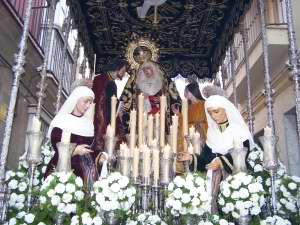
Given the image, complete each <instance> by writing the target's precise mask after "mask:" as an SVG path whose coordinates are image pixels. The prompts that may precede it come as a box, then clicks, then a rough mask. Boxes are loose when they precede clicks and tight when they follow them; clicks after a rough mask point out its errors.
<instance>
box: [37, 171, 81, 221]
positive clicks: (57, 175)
mask: <svg viewBox="0 0 300 225" xmlns="http://www.w3.org/2000/svg"><path fill="white" fill-rule="evenodd" d="M82 188H83V181H82V179H81V178H80V177H76V176H75V175H74V174H73V173H71V172H69V173H65V172H54V173H52V174H50V175H49V176H48V177H47V178H46V180H45V181H44V183H43V185H42V187H41V192H40V197H39V208H42V209H43V208H44V209H47V210H48V211H52V213H53V214H56V212H58V213H64V214H66V215H70V214H71V213H76V212H77V205H79V204H81V203H82V201H83V200H84V192H83V191H82Z"/></svg>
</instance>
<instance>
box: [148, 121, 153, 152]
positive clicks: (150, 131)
mask: <svg viewBox="0 0 300 225" xmlns="http://www.w3.org/2000/svg"><path fill="white" fill-rule="evenodd" d="M147 136H148V145H149V146H151V143H152V140H153V115H149V116H148V135H147Z"/></svg>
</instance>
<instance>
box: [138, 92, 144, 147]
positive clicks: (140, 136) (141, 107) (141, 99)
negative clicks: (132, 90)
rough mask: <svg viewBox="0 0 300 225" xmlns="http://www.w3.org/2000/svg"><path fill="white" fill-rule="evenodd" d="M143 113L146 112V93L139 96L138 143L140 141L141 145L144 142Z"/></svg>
mask: <svg viewBox="0 0 300 225" xmlns="http://www.w3.org/2000/svg"><path fill="white" fill-rule="evenodd" d="M143 113H144V95H143V94H140V95H139V97H138V121H139V124H138V132H139V133H138V143H139V147H141V146H142V144H143V136H144V135H143V129H144V126H143Z"/></svg>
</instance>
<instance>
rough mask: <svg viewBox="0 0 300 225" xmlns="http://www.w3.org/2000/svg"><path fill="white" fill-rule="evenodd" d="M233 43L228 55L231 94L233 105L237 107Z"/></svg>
mask: <svg viewBox="0 0 300 225" xmlns="http://www.w3.org/2000/svg"><path fill="white" fill-rule="evenodd" d="M233 51H234V43H232V45H231V46H230V49H229V53H230V75H231V79H232V93H233V103H234V105H235V106H237V95H236V80H235V69H234V61H235V58H234V52H233Z"/></svg>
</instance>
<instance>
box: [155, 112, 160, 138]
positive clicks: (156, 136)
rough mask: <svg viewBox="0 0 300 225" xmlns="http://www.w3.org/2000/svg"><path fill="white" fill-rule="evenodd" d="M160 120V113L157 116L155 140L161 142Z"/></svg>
mask: <svg viewBox="0 0 300 225" xmlns="http://www.w3.org/2000/svg"><path fill="white" fill-rule="evenodd" d="M159 120H160V116H159V113H156V114H155V138H156V140H157V141H158V142H159V127H160V125H159Z"/></svg>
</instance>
